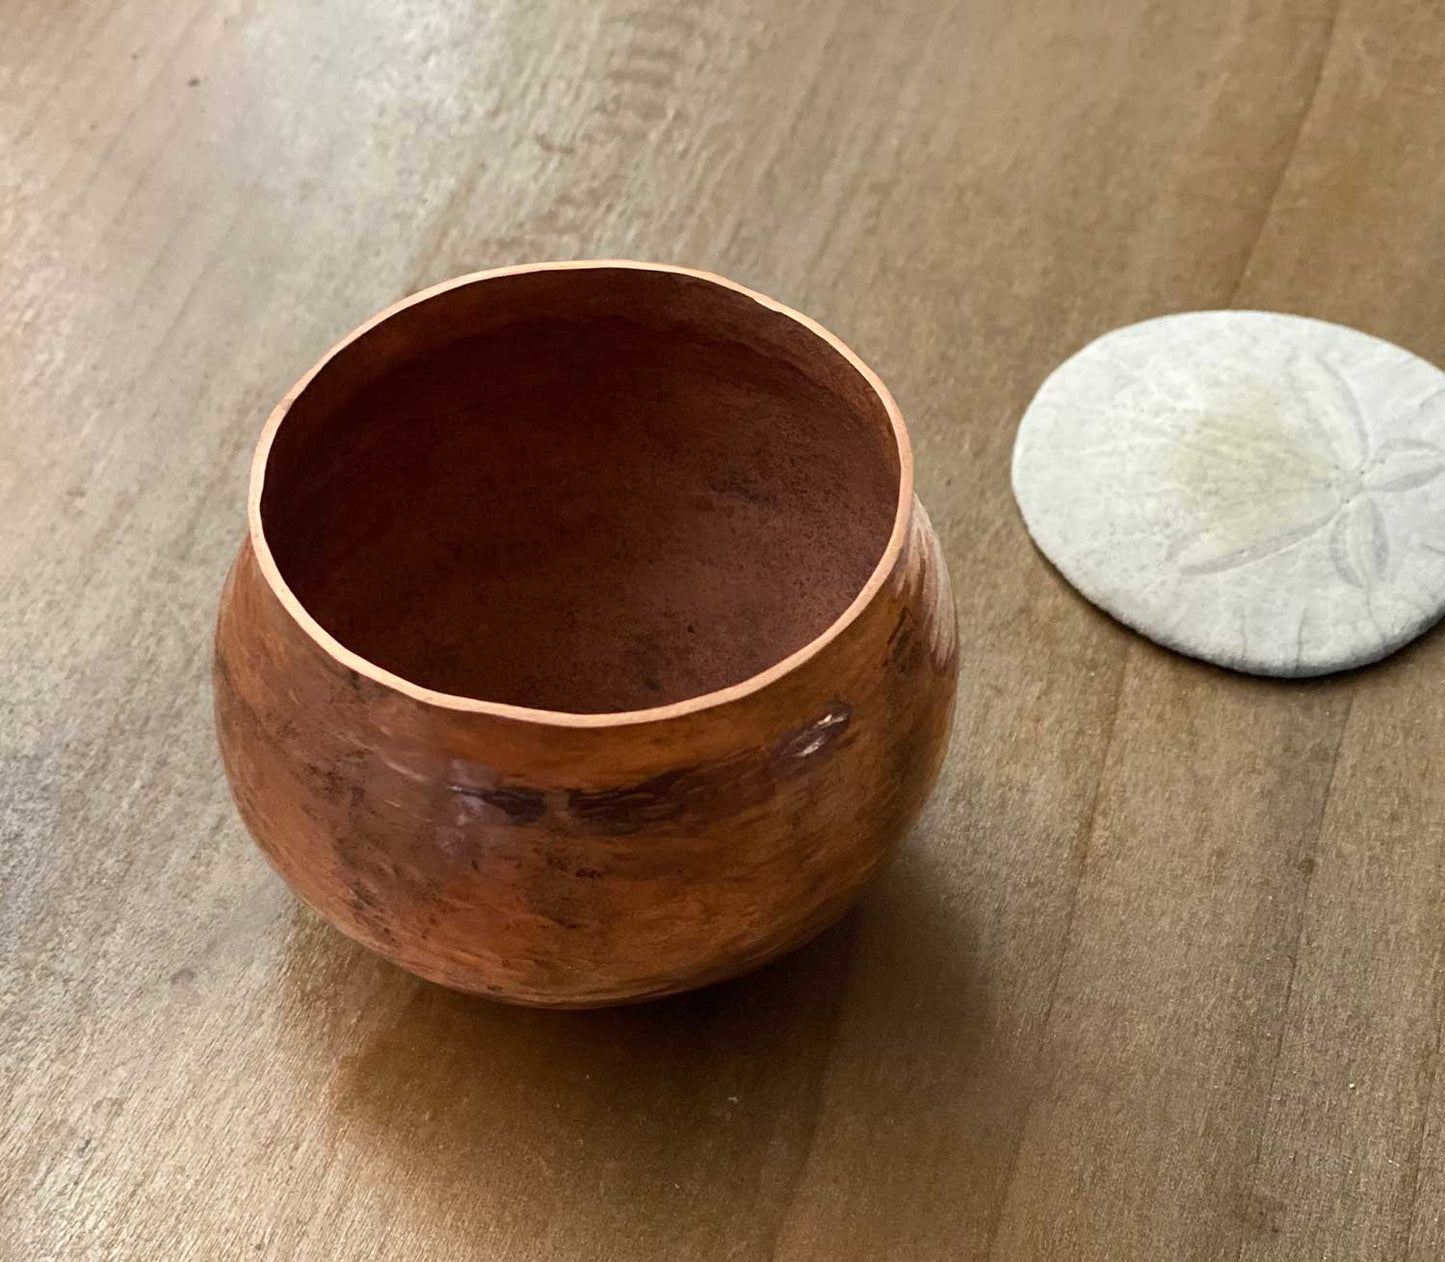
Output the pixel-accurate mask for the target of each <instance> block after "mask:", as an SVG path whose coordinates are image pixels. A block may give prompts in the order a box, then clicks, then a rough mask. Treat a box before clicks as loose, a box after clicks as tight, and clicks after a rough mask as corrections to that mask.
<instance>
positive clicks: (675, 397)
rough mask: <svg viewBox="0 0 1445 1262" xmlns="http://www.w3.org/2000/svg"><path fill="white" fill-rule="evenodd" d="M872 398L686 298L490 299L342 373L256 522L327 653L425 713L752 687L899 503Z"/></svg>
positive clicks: (640, 285)
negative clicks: (418, 688)
mask: <svg viewBox="0 0 1445 1262" xmlns="http://www.w3.org/2000/svg"><path fill="white" fill-rule="evenodd" d="M898 488H899V457H898V448H897V441H896V439H895V437H894V435H893V432H892V429H891V426H890V424H889V420H888V416H887V413H886V411H885V409H884V407H883V405H882V403H881V401H880V400H879V398H878V396H877V394H876V393H875V392H874V391H873V390H872V389H870V388H869V387H868V385H867V383H866V382H865V381H864V379H863V378H862V377H861V376H860V374H859V373H858V372H857V371H856V370H855V369H854V368H853V367H852V366H851V365H850V364H849V363H848V362H847V361H846V360H845V359H844V358H843V357H842V356H841V355H840V354H839V353H838V352H837V351H836V350H834V349H833V347H832V346H830V345H829V344H828V343H827V342H826V341H824V340H823V339H822V338H820V337H818V336H817V335H815V334H813V333H811V332H810V331H808V330H807V329H805V328H804V327H803V326H801V325H799V324H798V323H797V322H796V321H795V320H793V319H791V318H790V317H788V316H785V315H782V314H780V313H778V312H774V311H772V310H770V309H769V308H766V307H763V306H762V305H760V304H759V303H757V302H755V301H753V300H752V299H750V298H749V297H747V296H746V295H743V294H739V293H737V292H736V291H734V290H731V289H729V288H726V287H724V286H721V285H717V284H715V283H712V282H709V281H706V280H702V279H699V278H696V277H691V276H686V275H679V274H676V273H670V272H655V271H642V270H636V269H628V268H618V267H610V268H609V267H598V268H587V269H577V270H553V271H538V272H528V273H521V274H517V275H512V276H503V277H493V278H490V279H487V280H484V281H478V282H474V283H471V284H468V285H463V286H460V287H458V288H455V289H452V290H448V291H446V292H444V293H442V294H439V295H437V296H435V297H432V298H430V299H427V300H425V301H424V302H421V303H418V304H415V305H413V306H410V307H407V308H405V309H404V310H402V311H400V312H398V313H397V314H395V315H393V316H392V317H390V318H389V319H388V320H386V321H384V322H382V323H381V324H380V325H377V326H376V327H375V328H373V329H371V330H370V331H369V332H367V333H366V334H363V335H362V336H361V337H360V338H359V339H357V340H355V341H353V342H351V343H350V344H348V345H347V346H346V347H345V348H343V349H342V350H341V351H340V352H338V353H337V355H335V356H334V357H333V358H332V359H331V360H330V361H329V362H328V363H327V365H326V366H325V367H324V368H323V369H322V370H321V372H320V373H319V374H318V375H317V376H316V377H315V378H314V379H313V380H312V381H311V383H310V384H309V385H308V386H307V387H306V389H305V390H304V391H303V392H302V393H301V395H300V397H299V398H298V399H297V400H296V402H295V403H294V404H293V405H292V407H291V409H290V411H289V412H288V413H287V415H286V417H285V419H284V420H283V421H282V422H281V425H280V428H279V429H278V431H277V433H276V437H275V441H274V443H273V446H272V449H271V453H270V457H269V460H268V463H267V466H266V473H265V483H264V492H263V495H262V500H261V520H262V527H263V531H264V534H265V537H266V541H267V543H268V544H269V546H270V548H271V551H272V554H273V556H274V557H275V560H276V563H277V566H278V567H279V569H280V572H281V575H282V576H283V578H284V579H285V580H286V582H287V584H288V585H289V586H290V588H291V590H292V591H293V592H294V593H295V595H296V597H297V599H298V600H300V602H301V603H302V605H304V606H305V608H306V609H307V610H308V611H309V612H310V613H311V615H312V616H313V617H314V618H315V619H316V620H317V622H319V623H320V624H321V626H323V627H324V628H325V629H326V630H327V631H329V632H330V633H331V634H332V635H334V636H335V637H336V639H337V640H339V641H340V642H341V643H342V644H343V645H345V646H346V647H347V648H349V649H351V650H352V651H354V652H356V653H358V654H360V655H361V656H362V657H364V658H366V659H368V660H369V661H371V662H373V663H375V664H376V665H378V666H381V667H384V668H385V669H387V670H389V671H392V672H394V673H395V674H397V675H400V676H402V677H404V678H406V679H408V680H411V681H412V682H414V683H416V684H420V685H422V686H424V687H427V688H432V689H435V690H437V691H439V692H445V693H452V694H459V695H463V696H468V697H474V698H479V699H483V700H487V701H495V702H506V703H510V704H512V705H521V706H532V707H537V708H541V709H549V710H564V711H571V712H574V713H600V712H607V711H620V710H635V709H644V708H647V707H649V706H656V705H663V704H666V703H668V702H673V701H679V700H683V699H685V698H688V697H693V696H697V695H700V694H703V693H707V692H711V691H714V690H716V689H719V688H723V687H726V686H728V685H730V684H735V683H739V682H741V681H742V680H744V679H747V678H748V677H749V676H751V675H755V674H757V673H758V672H760V671H763V670H766V669H767V668H768V667H769V666H772V665H774V664H775V663H777V662H778V661H780V660H782V659H783V658H784V657H786V656H788V654H790V653H792V652H794V651H795V650H797V649H799V648H801V647H802V646H803V645H805V644H806V643H808V642H809V641H810V640H812V639H814V638H815V637H816V636H818V635H819V634H821V633H822V632H823V631H824V630H826V629H827V627H828V626H829V624H830V623H832V622H833V621H834V620H835V619H836V618H837V617H838V616H839V615H840V614H841V613H842V612H843V611H844V610H845V609H846V608H847V607H848V605H849V604H850V603H851V602H852V600H853V598H854V597H855V596H856V595H857V593H858V591H859V589H860V588H861V587H862V586H863V585H864V584H865V583H866V581H867V580H868V577H869V575H870V573H871V572H872V571H873V569H874V567H875V566H876V565H877V563H878V561H879V559H880V557H881V556H882V554H883V551H884V549H885V547H886V545H887V542H888V538H889V535H890V533H891V531H892V526H893V520H894V516H895V511H896V509H897V503H898Z"/></svg>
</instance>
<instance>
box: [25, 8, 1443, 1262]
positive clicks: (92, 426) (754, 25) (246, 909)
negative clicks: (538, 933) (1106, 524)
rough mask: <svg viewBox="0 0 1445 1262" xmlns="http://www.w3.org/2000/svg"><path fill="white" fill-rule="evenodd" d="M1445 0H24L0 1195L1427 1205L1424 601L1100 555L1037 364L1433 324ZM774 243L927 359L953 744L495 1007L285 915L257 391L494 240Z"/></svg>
mask: <svg viewBox="0 0 1445 1262" xmlns="http://www.w3.org/2000/svg"><path fill="white" fill-rule="evenodd" d="M1442 59H1445V13H1442V11H1441V9H1440V6H1439V5H1438V3H1436V0H1343V2H1342V3H1336V0H1281V2H1279V3H1269V2H1264V0H1218V2H1215V3H1209V4H1198V3H1189V2H1186V0H1178V2H1177V3H1164V2H1162V0H1076V2H1064V0H1054V2H1050V3H1036V4H1020V3H1016V2H1015V0H971V2H962V3H944V2H942V0H894V2H893V3H889V4H873V3H858V2H851V0H796V2H795V3H792V4H787V5H784V4H778V3H770V2H769V0H742V2H736V0H719V2H717V3H712V4H701V3H696V4H683V3H677V2H676V0H570V2H561V0H493V2H491V3H487V4H479V3H467V2H466V0H404V2H403V0H367V2H365V3H362V2H360V0H350V2H349V3H343V2H342V0H327V2H325V3H322V2H320V0H308V2H307V3H304V4H303V3H294V2H290V0H229V2H217V3H208V4H201V3H197V0H164V2H162V0H149V2H142V0H0V387H3V393H0V403H3V407H0V493H3V497H4V506H5V507H4V515H3V519H0V521H3V529H0V874H3V901H0V1021H3V1025H0V1107H3V1111H0V1118H3V1120H0V1256H3V1257H4V1258H5V1259H6V1262H9V1260H10V1259H14V1260H15V1262H39V1260H41V1259H52V1258H54V1259H67V1260H68V1259H91V1258H97V1259H100V1258H104V1259H112V1258H125V1259H132V1258H134V1259H160V1260H163V1262H175V1260H179V1262H184V1260H188V1259H204V1260H206V1262H211V1260H214V1259H231V1258H238V1259H239V1258H245V1259H251V1258H277V1259H286V1260H288V1262H289V1260H291V1259H327V1260H331V1259H372V1258H376V1259H383V1258H384V1259H394V1258H425V1259H437V1260H441V1262H447V1260H450V1259H472V1258H480V1259H542V1258H558V1259H572V1258H577V1259H654V1258H655V1259H669V1260H676V1259H722V1258H728V1259H761V1258H777V1259H869V1260H872V1259H914V1258H917V1259H934V1258H948V1259H956V1258H984V1257H990V1258H1004V1259H1007V1258H1064V1259H1136V1258H1137V1259H1151V1260H1153V1259H1167V1260H1170V1262H1172V1260H1174V1259H1185V1258H1190V1259H1193V1258H1198V1259H1221V1258H1224V1259H1285V1258H1290V1259H1323V1258H1339V1259H1365V1258H1370V1259H1373V1258H1410V1259H1420V1260H1426V1259H1430V1260H1433V1259H1438V1258H1440V1257H1441V1256H1442V1255H1445V1073H1442V1072H1441V1071H1440V1035H1441V1023H1442V1016H1445V954H1442V953H1445V916H1442V912H1445V848H1442V841H1445V838H1442V831H1445V634H1435V635H1429V636H1426V637H1425V639H1424V640H1423V641H1422V642H1420V643H1419V644H1417V645H1416V646H1414V647H1412V648H1410V649H1408V650H1407V651H1405V652H1403V653H1401V654H1400V655H1399V656H1398V657H1396V658H1395V659H1393V660H1391V661H1389V662H1386V663H1384V664H1383V665H1381V666H1379V667H1377V668H1374V669H1370V670H1367V671H1363V672H1360V673H1357V674H1353V675H1347V676H1343V677H1339V678H1335V679H1331V680H1327V681H1321V682H1314V683H1304V684H1299V683H1293V684H1282V683H1270V682H1262V681H1258V680H1251V679H1246V678H1241V677H1237V676H1232V675H1229V674H1226V673H1224V672H1222V671H1219V670H1215V669H1213V668H1210V667H1206V666H1203V665H1200V664H1198V663H1195V662H1191V661H1187V660H1184V659H1182V658H1179V657H1176V656H1173V655H1171V654H1170V653H1168V652H1165V651H1163V650H1160V649H1157V648H1155V647H1154V646H1152V645H1151V644H1149V643H1147V642H1144V641H1142V640H1140V639H1138V638H1136V637H1135V636H1133V635H1132V634H1130V633H1128V632H1126V631H1124V630H1123V629H1122V628H1120V627H1119V626H1117V625H1115V624H1114V623H1112V622H1111V621H1110V620H1109V619H1108V618H1106V617H1105V616H1103V615H1102V614H1100V613H1098V612H1097V611H1095V610H1094V609H1093V608H1091V607H1090V606H1088V605H1087V604H1085V603H1084V602H1083V601H1081V600H1080V599H1079V598H1077V597H1076V596H1075V595H1073V594H1072V592H1071V591H1070V590H1069V589H1068V588H1067V587H1066V586H1065V585H1064V583H1063V582H1062V581H1061V580H1060V579H1059V577H1058V576H1057V575H1056V574H1055V573H1054V572H1052V571H1051V570H1050V569H1049V568H1048V566H1047V565H1046V564H1044V562H1043V561H1042V560H1041V559H1040V558H1039V557H1038V555H1037V554H1036V553H1035V552H1034V551H1033V550H1032V548H1031V547H1030V544H1029V542H1028V539H1027V537H1026V535H1025V533H1024V530H1023V528H1022V526H1021V524H1020V520H1019V517H1018V514H1017V512H1016V511H1015V509H1014V505H1013V501H1012V498H1011V495H1010V491H1009V484H1008V466H1009V451H1010V444H1011V442H1012V439H1013V433H1014V428H1015V425H1016V423H1017V419H1018V417H1019V414H1020V412H1021V409H1022V408H1023V406H1024V404H1025V403H1026V402H1027V400H1028V398H1029V397H1030V395H1031V393H1032V391H1033V390H1034V389H1035V387H1036V386H1037V385H1038V383H1039V381H1040V380H1041V379H1042V377H1043V376H1044V374H1045V373H1046V372H1047V371H1048V370H1049V368H1050V367H1051V366H1052V365H1053V364H1055V363H1056V362H1057V361H1059V360H1060V359H1061V358H1062V357H1064V356H1066V355H1067V354H1069V353H1070V352H1072V351H1073V350H1075V349H1077V348H1078V347H1079V346H1080V345H1082V344H1083V343H1084V342H1085V341H1087V340H1088V339H1090V338H1092V337H1093V336H1095V335H1096V334H1098V333H1101V332H1103V331H1104V330H1105V329H1108V328H1110V327H1111V326H1114V325H1117V324H1120V323H1124V322H1127V321H1131V320H1136V319H1139V318H1142V317H1145V316H1148V315H1152V314H1157V313H1160V312H1164V311H1170V310H1176V309H1181V308H1198V307H1218V306H1253V307H1267V308H1278V309H1284V310H1291V311H1299V312H1304V313H1307V314H1311V315H1316V316H1322V317H1326V318H1329V319H1334V320H1340V321H1344V322H1346V323H1350V324H1354V325H1357V326H1359V327H1361V328H1363V329H1366V330H1368V331H1370V332H1372V333H1376V334H1379V335H1382V336H1384V337H1387V338H1390V339H1393V340H1395V341H1398V342H1400V343H1402V344H1403V345H1405V346H1407V347H1409V348H1410V349H1411V350H1414V351H1416V352H1418V353H1420V354H1422V355H1424V356H1426V357H1427V358H1430V359H1433V360H1435V361H1437V362H1440V361H1442V360H1445V72H1442ZM585 256H624V257H639V258H649V259H660V260H668V261H676V262H683V263H688V264H692V265H695V266H700V267H705V268H709V269H713V270H716V271H720V272H722V273H724V274H726V275H729V276H732V277H735V278H736V279H738V280H740V281H742V282H744V283H746V284H749V285H752V286H754V287H756V288H760V289H762V290H764V291H765V292H768V293H771V294H774V295H776V296H777V297H779V298H781V299H783V300H784V301H787V302H789V303H791V304H793V305H795V306H797V307H799V308H801V309H802V310H804V311H807V312H809V313H810V314H813V315H815V316H817V317H818V318H819V319H821V320H823V321H824V322H825V323H826V324H828V325H829V326H830V327H832V328H834V329H835V330H837V331H838V332H839V333H840V334H841V335H842V336H843V337H844V338H846V339H847V340H848V341H849V342H851V343H852V344H853V345H854V346H855V347H856V348H857V349H858V351H859V352H860V353H861V354H862V355H863V356H864V357H865V358H867V359H868V360H869V361H870V362H871V363H872V364H873V365H874V366H875V367H876V368H877V369H878V371H879V372H880V374H881V375H882V376H883V378H884V379H885V380H886V381H887V382H889V384H890V385H891V386H892V387H893V390H894V392H895V394H896V395H897V396H898V398H899V400H900V402H901V403H902V406H903V409H904V412H905V414H906V415H907V416H908V417H909V420H910V424H911V427H912V432H913V436H914V442H915V446H916V452H917V457H918V465H919V490H920V493H921V496H922V498H923V499H924V501H925V502H926V503H927V504H928V505H929V507H930V510H931V512H932V516H933V520H934V522H935V524H936V525H937V526H938V528H939V532H940V534H941V536H942V537H943V540H944V544H945V548H946V551H947V554H948V559H949V562H950V565H951V566H952V570H953V574H954V583H955V587H956V589H957V593H958V601H959V616H960V623H961V628H962V635H963V683H962V691H961V694H960V703H959V714H958V725H957V730H956V734H955V738H954V744H953V748H952V752H951V754H950V758H949V761H948V764H947V766H946V769H945V771H944V774H943V778H942V781H941V783H940V785H939V788H938V790H937V792H936V794H935V796H934V798H933V801H932V803H931V805H930V807H929V809H928V812H927V814H926V815H925V817H924V819H923V821H922V822H921V824H920V825H919V826H918V828H917V829H916V830H915V832H914V834H913V836H912V838H911V840H910V841H909V843H908V845H907V847H906V850H905V853H904V855H903V857H902V858H901V859H900V860H899V862H898V863H897V864H896V866H895V867H894V868H893V869H892V870H891V872H890V873H889V875H888V876H887V877H886V878H885V879H884V880H883V881H882V882H881V884H879V885H878V886H877V887H876V888H875V889H874V890H873V892H872V893H870V895H869V896H868V897H867V898H866V900H865V901H864V903H863V904H862V906H861V907H860V909H859V910H858V912H857V913H856V914H855V915H853V916H852V917H851V918H849V919H848V920H847V921H846V922H844V923H843V924H842V925H841V926H839V927H838V928H836V929H834V930H832V931H830V932H829V933H828V934H826V935H825V936H824V937H823V938H822V939H820V940H818V941H817V942H815V943H814V944H813V945H811V946H809V947H807V948H805V949H804V950H802V951H801V952H799V953H797V954H796V955H794V956H793V957H791V958H789V959H787V960H785V961H784V962H782V963H780V964H777V965H775V966H773V967H771V968H769V969H767V970H765V971H763V972H762V973H759V974H757V975H755V976H752V977H749V978H746V979H743V980H740V981H737V982H733V983H730V984H727V985H723V986H719V987H716V988H714V989H711V990H707V991H704V992H701V993H698V994H695V995H692V996H688V997H684V998H681V999H677V1000H672V1001H668V1002H663V1003H657V1004H654V1005H651V1006H645V1007H639V1008H633V1009H623V1010H616V1011H610V1012H596V1013H590V1014H580V1015H568V1014H549V1013H540V1012H531V1011H522V1010H513V1009H508V1008H504V1007H499V1006H494V1005H490V1004H487V1003H485V1002H481V1001H478V1000H475V999H471V998H467V997H464V996H461V995H457V994H452V993H449V992H447V991H444V990H440V989H438V988H435V987H433V986H430V985H427V984H424V983H421V982H418V981H416V980H414V979H412V978H411V977H409V976H407V975H406V974H403V973H401V972H399V971H397V970H396V969H394V968H392V967H391V966H389V965H386V964H384V963H382V962H380V961H379V960H376V959H374V958H372V957H370V956H369V955H367V954H366V953H365V952H363V951H362V950H361V949H359V948H357V947H355V946H353V945H351V944H350V943H349V942H348V941H346V940H345V939H343V938H341V937H340V936H339V935H337V934H336V933H334V932H333V931H331V930H330V929H329V928H327V927H326V926H325V925H324V924H322V923H320V922H319V921H318V920H317V919H316V918H315V917H313V916H312V915H311V914H309V913H308V912H305V911H303V910H301V909H300V908H299V907H298V906H297V904H296V903H295V902H294V901H293V900H292V899H291V897H290V896H289V895H288V893H287V891H286V890H285V888H284V887H283V886H282V885H281V883H280V881H279V880H278V879H277V878H276V877H275V876H273V875H272V874H271V872H270V870H269V869H268V868H267V867H266V865H265V864H264V862H263V861H262V859H261V857H260V855H259V854H258V853H257V852H256V850H255V849H254V848H253V847H252V846H251V844H250V843H249V841H248V840H247V838H246V836H245V834H244V832H243V830H242V827H241V824H240V822H239V820H238V819H237V816H236V814H235V812H234V810H233V809H232V807H231V804H230V802H229V800H228V798H227V794H226V790H225V787H224V784H223V782H222V778H221V774H220V768H219V764H218V760H217V756H216V753H215V750H214V744H213V734H212V728H211V715H210V684H209V678H208V659H209V651H210V643H209V641H210V632H211V619H212V614H213V609H214V604H215V600H216V596H217V592H218V589H219V587H220V583H221V579H222V576H223V574H224V571H225V569H226V567H227V565H228V563H229V561H230V558H231V556H232V553H233V551H234V549H235V548H236V546H237V544H238V543H239V541H240V537H241V534H242V530H243V494H244V489H245V488H244V484H245V477H246V468H247V463H248V460H249V455H250V450H251V447H252V444H253V442H254V440H255V437H256V435H257V432H258V430H259V427H260V425H261V422H262V420H263V418H264V416H265V413H266V412H267V410H268V409H269V407H270V406H271V404H272V403H273V401H275V400H276V399H277V398H279V396H280V395H281V394H282V393H283V392H284V391H285V390H286V389H287V388H288V387H289V386H290V384H291V383H292V381H293V380H294V379H295V378H296V377H297V376H298V375H299V374H300V373H301V372H302V370H303V369H304V368H306V367H307V366H308V365H309V364H310V362H311V361H312V360H313V359H314V358H315V357H316V356H317V355H318V354H319V353H320V352H321V351H322V350H323V349H325V348H326V347H327V346H328V345H329V344H330V343H331V342H332V341H333V340H334V339H336V338H337V337H339V336H340V335H341V334H343V333H345V332H346V331H347V330H348V329H350V328H351V327H352V326H353V325H355V324H357V323H358V322H359V321H361V320H362V319H364V318H365V317H367V316H368V315H370V314H371V313H372V312H373V311H375V310H377V309H379V308H380V307H382V306H384V305H386V304H387V303H389V302H391V301H392V300H394V299H395V298H397V297H399V296H401V295H403V294H406V293H408V292H409V291H412V290H414V289H417V288H419V287H421V286H423V285H426V284H429V283H431V282H433V281H436V280H440V279H442V278H444V277H448V276H451V275H454V274H456V273H459V272H464V271H469V270H473V269H476V268H480V267H486V266H492V265H497V264H503V263H510V262H516V261H522V260H528V259H537V258H559V257H585Z"/></svg>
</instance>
